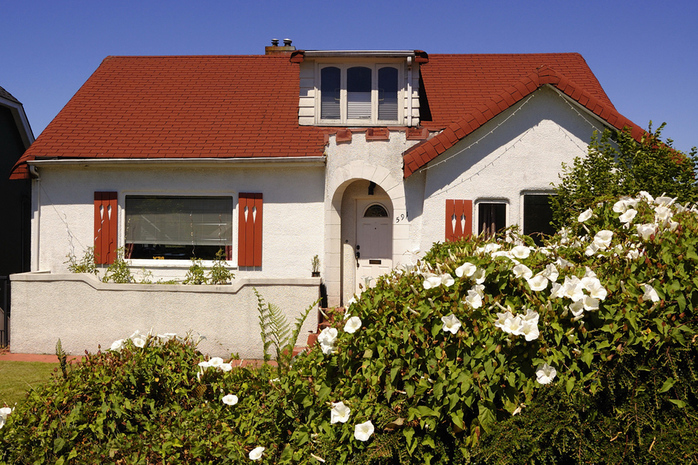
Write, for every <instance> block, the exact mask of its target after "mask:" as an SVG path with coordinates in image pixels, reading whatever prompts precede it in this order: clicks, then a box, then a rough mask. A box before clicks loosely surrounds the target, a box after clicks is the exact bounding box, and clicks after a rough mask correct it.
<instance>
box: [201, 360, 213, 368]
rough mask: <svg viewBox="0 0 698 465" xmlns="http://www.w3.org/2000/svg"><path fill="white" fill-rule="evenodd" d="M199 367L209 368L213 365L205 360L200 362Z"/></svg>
mask: <svg viewBox="0 0 698 465" xmlns="http://www.w3.org/2000/svg"><path fill="white" fill-rule="evenodd" d="M199 366H200V367H201V368H208V367H210V366H211V364H210V363H209V362H208V361H206V360H204V361H203V362H199Z"/></svg>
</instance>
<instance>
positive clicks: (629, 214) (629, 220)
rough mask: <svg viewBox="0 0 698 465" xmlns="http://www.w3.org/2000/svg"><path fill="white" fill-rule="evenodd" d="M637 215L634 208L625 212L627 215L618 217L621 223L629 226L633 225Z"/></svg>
mask: <svg viewBox="0 0 698 465" xmlns="http://www.w3.org/2000/svg"><path fill="white" fill-rule="evenodd" d="M636 215H637V210H635V209H634V208H629V209H627V210H626V211H625V213H623V214H622V215H620V216H619V217H618V219H619V220H620V222H621V223H623V224H628V223H632V221H633V220H634V219H635V216H636Z"/></svg>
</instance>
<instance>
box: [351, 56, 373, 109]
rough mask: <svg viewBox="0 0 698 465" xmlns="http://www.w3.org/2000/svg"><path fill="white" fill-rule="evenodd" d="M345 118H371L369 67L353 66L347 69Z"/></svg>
mask: <svg viewBox="0 0 698 465" xmlns="http://www.w3.org/2000/svg"><path fill="white" fill-rule="evenodd" d="M347 118H348V119H369V118H371V68H366V67H364V66H354V67H353V68H349V69H348V70H347Z"/></svg>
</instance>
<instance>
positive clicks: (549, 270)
mask: <svg viewBox="0 0 698 465" xmlns="http://www.w3.org/2000/svg"><path fill="white" fill-rule="evenodd" d="M539 274H541V275H543V276H545V277H546V278H548V279H549V280H551V281H557V278H558V276H560V273H558V271H557V268H556V267H555V265H554V264H552V263H548V264H547V265H545V270H543V271H542V272H540V273H539Z"/></svg>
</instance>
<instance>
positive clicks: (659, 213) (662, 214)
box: [654, 207, 674, 224]
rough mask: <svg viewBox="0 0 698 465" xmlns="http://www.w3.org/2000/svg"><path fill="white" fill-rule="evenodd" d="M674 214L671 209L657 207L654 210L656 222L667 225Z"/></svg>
mask: <svg viewBox="0 0 698 465" xmlns="http://www.w3.org/2000/svg"><path fill="white" fill-rule="evenodd" d="M672 216H674V214H673V213H672V212H671V209H670V208H669V207H657V208H655V209H654V221H656V222H657V223H662V224H664V223H667V222H668V221H669V220H670V219H671V217H672Z"/></svg>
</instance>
